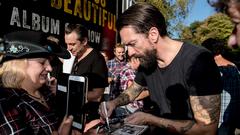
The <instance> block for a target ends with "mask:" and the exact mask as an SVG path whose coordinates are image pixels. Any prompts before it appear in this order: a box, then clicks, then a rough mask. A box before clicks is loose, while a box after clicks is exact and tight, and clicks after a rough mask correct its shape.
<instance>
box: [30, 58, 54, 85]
mask: <svg viewBox="0 0 240 135" xmlns="http://www.w3.org/2000/svg"><path fill="white" fill-rule="evenodd" d="M51 71H52V67H51V65H50V62H49V60H48V59H46V58H32V59H28V66H27V68H26V73H27V76H28V77H27V81H29V83H33V84H34V85H35V86H36V87H38V88H40V87H42V86H43V85H44V84H45V83H46V81H47V73H49V72H51Z"/></svg>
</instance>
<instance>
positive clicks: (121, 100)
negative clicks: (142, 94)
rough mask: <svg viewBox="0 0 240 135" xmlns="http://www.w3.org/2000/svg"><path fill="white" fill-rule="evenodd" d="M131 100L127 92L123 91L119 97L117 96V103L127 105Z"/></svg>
mask: <svg viewBox="0 0 240 135" xmlns="http://www.w3.org/2000/svg"><path fill="white" fill-rule="evenodd" d="M129 102H130V97H129V95H128V94H127V93H124V92H123V93H121V94H120V95H119V96H118V98H117V104H118V105H120V106H121V105H125V104H128V103H129Z"/></svg>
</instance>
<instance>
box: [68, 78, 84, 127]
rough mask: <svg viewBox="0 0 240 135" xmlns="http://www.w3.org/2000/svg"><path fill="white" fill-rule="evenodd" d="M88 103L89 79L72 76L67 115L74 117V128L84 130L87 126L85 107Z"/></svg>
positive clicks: (69, 81) (69, 83) (69, 84)
mask: <svg viewBox="0 0 240 135" xmlns="http://www.w3.org/2000/svg"><path fill="white" fill-rule="evenodd" d="M86 101H87V78H86V77H83V76H76V75H70V76H69V79H68V92H67V108H66V115H73V117H74V120H73V124H72V126H73V127H75V128H77V129H79V130H82V131H83V129H84V126H85V120H86V117H85V114H84V110H83V106H84V105H85V103H86Z"/></svg>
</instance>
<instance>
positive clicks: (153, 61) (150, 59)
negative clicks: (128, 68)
mask: <svg viewBox="0 0 240 135" xmlns="http://www.w3.org/2000/svg"><path fill="white" fill-rule="evenodd" d="M139 60H140V66H141V69H143V70H145V71H149V72H151V71H153V70H155V69H156V67H157V65H158V64H157V50H147V51H145V55H144V56H139Z"/></svg>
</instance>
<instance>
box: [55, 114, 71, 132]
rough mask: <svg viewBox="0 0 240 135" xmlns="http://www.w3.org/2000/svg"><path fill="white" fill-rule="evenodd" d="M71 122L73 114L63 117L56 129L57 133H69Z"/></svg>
mask: <svg viewBox="0 0 240 135" xmlns="http://www.w3.org/2000/svg"><path fill="white" fill-rule="evenodd" d="M72 122H73V116H68V117H64V119H63V122H62V123H61V126H60V127H59V129H58V133H59V135H69V133H70V130H71V127H72Z"/></svg>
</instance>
